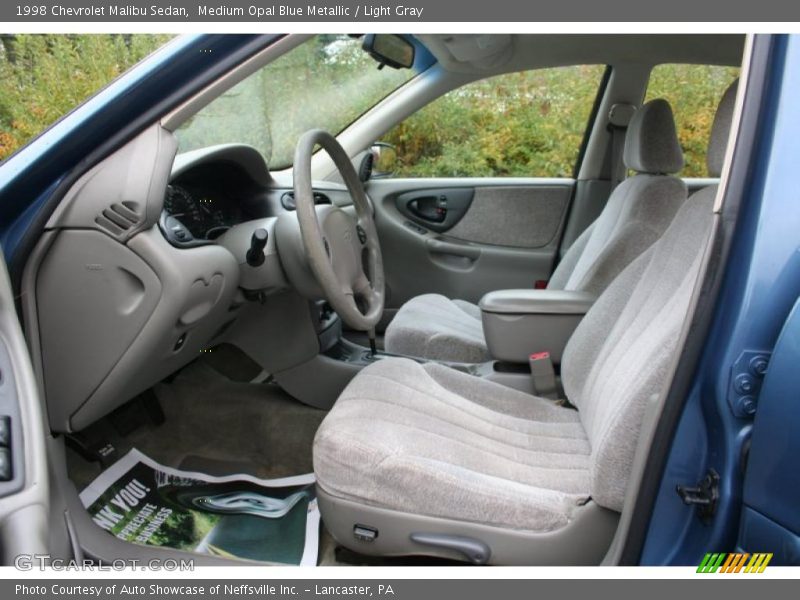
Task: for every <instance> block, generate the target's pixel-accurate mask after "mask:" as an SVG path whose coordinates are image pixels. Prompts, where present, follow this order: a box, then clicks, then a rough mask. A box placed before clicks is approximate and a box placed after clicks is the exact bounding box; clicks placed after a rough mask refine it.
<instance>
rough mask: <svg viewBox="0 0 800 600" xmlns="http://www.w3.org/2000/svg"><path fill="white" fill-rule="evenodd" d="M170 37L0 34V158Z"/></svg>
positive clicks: (10, 152) (37, 133)
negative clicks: (0, 86)
mask: <svg viewBox="0 0 800 600" xmlns="http://www.w3.org/2000/svg"><path fill="white" fill-rule="evenodd" d="M171 37H172V36H168V35H57V34H48V35H9V34H0V81H2V82H3V93H2V94H0V160H3V159H5V158H7V157H8V156H10V155H11V154H12V153H13V152H14V151H16V150H17V148H19V147H20V146H23V145H24V144H26V143H27V142H28V141H29V140H31V139H32V138H34V137H36V136H37V135H39V134H40V133H41V132H42V131H44V130H45V129H46V128H47V127H48V126H50V125H51V124H52V123H54V122H55V121H57V120H58V119H59V118H61V117H62V116H63V115H65V114H66V113H68V112H69V111H71V110H72V109H73V108H75V107H76V106H77V105H78V104H80V103H81V102H83V101H84V100H86V99H87V98H88V97H89V96H91V95H92V94H94V93H95V92H97V91H98V90H100V89H101V88H102V87H104V86H106V85H107V84H108V83H109V82H111V81H112V80H113V79H114V78H116V77H117V76H119V75H120V74H122V73H123V72H124V71H126V70H127V69H128V68H129V67H131V66H133V65H134V64H135V63H137V62H139V61H140V60H141V59H142V58H144V57H145V56H147V55H148V54H150V53H151V52H153V51H154V50H156V49H157V48H158V47H160V46H162V45H163V44H165V43H166V42H167V41H169V39H170V38H171Z"/></svg>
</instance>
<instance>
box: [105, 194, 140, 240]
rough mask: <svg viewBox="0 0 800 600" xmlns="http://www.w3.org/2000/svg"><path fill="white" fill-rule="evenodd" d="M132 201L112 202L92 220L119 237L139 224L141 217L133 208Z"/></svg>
mask: <svg viewBox="0 0 800 600" xmlns="http://www.w3.org/2000/svg"><path fill="white" fill-rule="evenodd" d="M132 206H135V205H134V204H133V203H132V202H123V203H121V204H120V203H116V204H112V205H111V206H109V207H108V208H106V209H105V210H103V212H102V213H100V214H99V215H97V217H96V218H95V220H94V222H95V223H97V225H98V226H99V227H101V228H102V229H105V230H106V231H108V232H109V233H110V234H111V235H113V236H115V237H119V236H122V235H124V234H125V233H127V232H128V231H130V230H131V229H132V228H133V227H135V226H136V225H138V224H139V222H140V221H141V219H142V217H141V216H140V215H139V213H137V212H136V211H135V210H133V208H132Z"/></svg>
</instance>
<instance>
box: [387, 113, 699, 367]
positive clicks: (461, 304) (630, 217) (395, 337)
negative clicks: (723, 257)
mask: <svg viewBox="0 0 800 600" xmlns="http://www.w3.org/2000/svg"><path fill="white" fill-rule="evenodd" d="M623 161H624V163H625V166H626V167H627V168H628V169H631V170H633V171H635V172H636V174H635V175H634V176H632V177H629V178H627V179H626V180H625V181H623V182H622V183H621V184H620V185H619V186H618V187H617V188H616V189H615V190H614V191H613V193H612V194H611V197H610V198H609V200H608V204H607V205H606V207H605V208H604V209H603V212H602V213H601V214H600V216H599V217H598V218H597V220H596V221H595V222H594V223H593V224H592V225H590V226H589V227H588V228H587V229H586V230H585V231H584V232H583V234H581V235H580V237H578V239H577V240H576V241H575V242H574V243H573V244H572V246H571V247H570V249H569V251H568V252H567V253H566V255H565V256H564V258H563V259H562V260H561V262H560V263H559V265H558V268H556V270H555V272H554V273H553V276H552V278H551V279H550V282H549V284H548V286H547V287H548V289H555V290H578V291H587V292H594V293H596V294H598V295H599V294H600V293H601V292H602V291H603V290H604V289H605V288H606V286H608V284H609V283H611V281H612V280H613V279H614V278H615V277H616V276H617V275H618V274H619V273H621V272H622V270H623V269H625V267H627V266H628V265H629V264H630V263H631V262H632V261H633V260H634V259H635V258H636V257H638V256H639V255H640V254H642V253H643V252H644V251H645V250H647V249H648V248H649V247H650V246H651V245H652V244H653V243H654V242H655V241H656V240H658V238H659V237H661V235H662V234H663V233H664V231H665V230H666V229H667V227H668V226H669V224H670V223H671V222H672V219H673V217H674V216H675V213H676V212H677V211H678V208H680V206H681V205H682V204H683V201H684V200H685V199H686V195H687V192H686V186H685V185H684V183H683V181H682V180H681V179H679V178H678V177H675V176H672V175H670V173H677V172H678V171H680V170H681V169H682V168H683V152H682V151H681V147H680V143H679V142H678V136H677V133H676V129H675V120H674V118H673V115H672V108H671V107H670V105H669V103H668V102H667V101H666V100H662V99H657V100H652V101H650V102H648V103H647V104H645V105H644V106H642V107H641V108H640V109H639V110H638V111H636V113H635V114H634V116H633V119H632V120H631V123H630V125H629V127H628V132H627V135H626V137H625V148H624V152H623ZM385 347H386V350H387V351H388V352H391V353H395V354H403V355H407V356H417V357H421V358H427V359H431V360H441V361H453V362H471V363H474V362H483V361H486V360H489V359H490V358H491V357H490V356H489V351H488V348H487V345H486V339H485V337H484V334H483V324H482V322H481V311H480V309H479V308H478V306H477V305H475V304H472V303H470V302H466V301H464V300H451V299H449V298H447V297H445V296H442V295H440V294H423V295H421V296H417V297H415V298H412V299H411V300H409V301H408V302H406V303H405V304H404V305H403V306H402V307H401V308H400V310H399V311H398V312H397V315H395V318H394V319H393V320H392V322H391V323H390V324H389V327H388V328H387V330H386V336H385Z"/></svg>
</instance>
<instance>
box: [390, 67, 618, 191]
mask: <svg viewBox="0 0 800 600" xmlns="http://www.w3.org/2000/svg"><path fill="white" fill-rule="evenodd" d="M603 70H604V67H602V66H599V65H591V66H576V67H563V68H557V69H542V70H538V71H526V72H520V73H511V74H508V75H501V76H498V77H493V78H491V79H485V80H482V81H479V82H476V83H473V84H470V85H467V86H465V87H463V88H460V89H458V90H455V91H454V92H451V93H449V94H447V95H445V96H443V97H442V98H439V99H438V100H436V101H435V102H433V103H431V104H430V105H428V106H426V107H425V108H423V109H422V110H420V111H418V112H417V113H416V114H414V115H413V116H411V117H410V118H408V119H406V120H405V121H403V122H402V123H400V124H399V125H398V126H396V127H395V128H394V129H392V130H391V131H390V132H389V133H388V134H387V135H386V136H385V137H384V138H383V139H384V141H386V142H389V143H391V144H394V145H395V146H396V147H397V151H398V159H399V168H398V175H400V176H415V177H433V176H438V177H460V176H480V177H484V176H486V177H488V176H495V177H503V176H508V177H514V176H526V177H531V176H546V177H570V176H572V169H573V166H574V164H575V161H576V159H577V156H578V152H579V150H580V146H581V141H582V139H583V134H584V131H585V129H586V124H587V122H588V119H589V114H590V112H591V109H592V106H593V103H594V100H595V96H596V94H597V89H598V86H599V84H600V79H601V77H602V73H603Z"/></svg>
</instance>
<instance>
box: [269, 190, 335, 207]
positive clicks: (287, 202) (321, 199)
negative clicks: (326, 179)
mask: <svg viewBox="0 0 800 600" xmlns="http://www.w3.org/2000/svg"><path fill="white" fill-rule="evenodd" d="M314 204H333V203H332V202H331V199H330V198H328V197H327V196H326V195H325V194H323V193H322V192H314ZM281 206H283V208H285V209H286V210H297V204H296V203H295V201H294V192H286V193H285V194H283V196H281Z"/></svg>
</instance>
